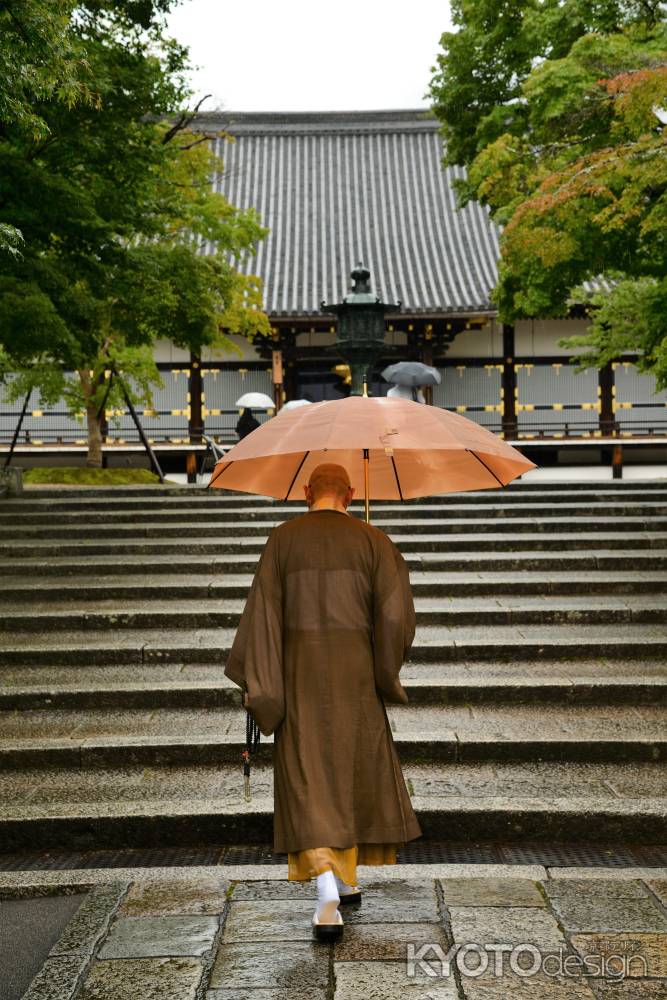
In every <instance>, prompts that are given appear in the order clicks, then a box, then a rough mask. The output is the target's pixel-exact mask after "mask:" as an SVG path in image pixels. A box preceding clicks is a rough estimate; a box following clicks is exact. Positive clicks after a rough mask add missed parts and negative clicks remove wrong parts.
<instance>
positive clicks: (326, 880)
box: [317, 869, 340, 924]
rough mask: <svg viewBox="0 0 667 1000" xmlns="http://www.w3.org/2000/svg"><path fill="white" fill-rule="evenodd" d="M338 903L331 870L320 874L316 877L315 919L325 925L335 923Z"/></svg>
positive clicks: (338, 898) (334, 880) (338, 897)
mask: <svg viewBox="0 0 667 1000" xmlns="http://www.w3.org/2000/svg"><path fill="white" fill-rule="evenodd" d="M339 903H340V896H339V895H338V889H337V888H336V879H335V878H334V873H333V872H332V871H331V869H328V870H327V871H325V872H321V873H320V874H319V875H318V876H317V919H318V920H320V921H322V922H323V923H327V924H333V923H335V922H336V920H337V917H336V910H337V909H338V904H339Z"/></svg>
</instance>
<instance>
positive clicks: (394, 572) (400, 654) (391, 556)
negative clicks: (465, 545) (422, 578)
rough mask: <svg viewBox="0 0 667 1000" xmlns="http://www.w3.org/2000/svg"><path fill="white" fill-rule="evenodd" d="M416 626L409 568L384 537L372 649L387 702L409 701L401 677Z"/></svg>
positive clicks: (377, 679) (377, 572) (376, 583)
mask: <svg viewBox="0 0 667 1000" xmlns="http://www.w3.org/2000/svg"><path fill="white" fill-rule="evenodd" d="M415 624H416V618H415V606H414V602H413V600H412V590H411V587H410V575H409V573H408V567H407V565H406V563H405V560H404V558H403V556H402V555H401V553H400V552H399V551H398V549H397V548H396V546H395V545H394V543H393V542H392V541H391V540H390V539H389V538H384V539H382V540H381V541H380V544H379V549H378V557H377V559H376V567H375V578H374V587H373V646H374V670H375V686H376V688H377V689H378V691H379V692H380V694H381V695H382V697H383V699H384V700H385V701H387V702H390V703H399V704H406V703H407V701H408V696H407V693H406V691H405V689H404V688H403V686H402V685H401V683H400V681H399V678H398V675H399V671H400V669H401V666H402V664H403V661H404V659H405V657H406V656H407V654H408V652H409V650H410V646H411V645H412V640H413V639H414V636H415Z"/></svg>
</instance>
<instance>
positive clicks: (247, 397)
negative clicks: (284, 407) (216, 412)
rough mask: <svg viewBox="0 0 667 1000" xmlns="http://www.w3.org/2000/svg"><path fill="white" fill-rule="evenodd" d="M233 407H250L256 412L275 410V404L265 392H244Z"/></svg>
mask: <svg viewBox="0 0 667 1000" xmlns="http://www.w3.org/2000/svg"><path fill="white" fill-rule="evenodd" d="M234 406H250V407H254V408H255V409H256V410H275V408H276V404H275V402H274V400H273V399H271V397H270V396H267V395H266V393H265V392H244V393H243V395H242V396H239V398H238V399H237V400H236V402H235V403H234Z"/></svg>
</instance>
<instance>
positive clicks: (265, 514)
mask: <svg viewBox="0 0 667 1000" xmlns="http://www.w3.org/2000/svg"><path fill="white" fill-rule="evenodd" d="M139 509H140V510H142V512H143V513H144V515H145V517H146V518H149V519H150V520H151V521H153V522H155V521H158V520H159V521H160V522H161V523H162V524H170V523H173V522H175V523H178V524H188V525H190V526H198V525H199V524H202V523H205V524H207V525H210V524H228V523H236V524H246V523H258V524H264V523H267V522H270V523H275V522H276V520H280V521H285V520H290V519H292V518H295V517H299V516H301V515H303V514H304V513H306V507H305V506H302V505H296V504H293V505H291V506H289V507H287V506H286V507H276V506H274V505H271V506H269V507H266V506H264V507H247V506H242V507H240V506H234V507H226V508H218V507H214V506H213V505H212V504H200V505H199V509H194V510H193V509H191V508H190V507H178V508H176V509H173V508H172V507H151V508H139ZM351 512H352V514H353V516H356V517H357V518H363V510H361V509H358V508H354V507H353V508H351ZM554 515H556V516H558V517H577V518H578V517H584V518H590V517H592V516H597V515H600V516H604V517H607V518H611V517H662V518H664V517H665V516H666V515H667V499H665V500H660V501H655V500H646V501H643V502H641V503H639V502H636V501H631V500H626V501H624V502H620V503H619V502H616V503H611V502H607V501H600V500H596V501H590V502H587V503H567V502H564V501H563V502H560V503H558V504H554V503H552V502H547V501H541V502H538V501H535V502H532V503H516V502H515V503H512V504H505V503H502V502H498V503H496V504H493V505H492V504H490V503H488V502H487V503H483V504H478V503H470V502H468V503H459V504H453V503H452V504H448V505H446V506H445V505H436V504H424V503H422V504H419V505H418V506H417V505H407V504H406V505H404V506H389V505H388V504H385V503H379V502H377V503H374V504H373V505H372V521H373V523H378V522H382V521H388V520H392V521H403V520H405V521H411V522H414V521H415V520H418V519H419V520H428V521H438V522H439V521H441V520H442V521H445V520H449V519H451V518H457V519H458V518H465V519H466V520H473V519H475V520H476V519H478V518H479V519H485V520H488V519H489V518H494V519H498V518H499V519H502V520H507V519H510V518H522V519H523V518H531V517H534V518H540V519H542V518H550V517H553V516H554ZM136 520H137V510H123V509H119V508H117V507H114V508H111V509H108V510H104V509H103V510H90V508H82V509H81V510H79V511H60V512H58V514H57V515H55V514H54V512H53V511H52V510H49V509H46V508H45V509H43V510H42V511H37V512H35V511H33V512H28V511H25V510H23V509H20V508H19V509H18V510H16V511H12V512H11V513H10V514H7V513H6V512H3V511H0V525H3V526H11V527H16V528H20V527H24V526H41V525H47V526H50V525H52V524H53V523H54V522H55V523H57V524H58V525H63V526H65V525H72V524H75V525H76V524H82V523H85V524H100V523H102V524H108V525H119V526H121V525H124V524H136Z"/></svg>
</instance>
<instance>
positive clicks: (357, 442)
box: [209, 396, 537, 521]
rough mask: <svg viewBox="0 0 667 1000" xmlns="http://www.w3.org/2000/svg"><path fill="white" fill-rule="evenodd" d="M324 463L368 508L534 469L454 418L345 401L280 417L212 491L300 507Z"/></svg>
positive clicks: (475, 486)
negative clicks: (340, 471) (337, 470)
mask: <svg viewBox="0 0 667 1000" xmlns="http://www.w3.org/2000/svg"><path fill="white" fill-rule="evenodd" d="M321 462H337V463H339V464H340V465H343V466H344V467H345V468H346V469H347V472H348V474H349V477H350V483H351V485H352V486H354V488H355V491H356V492H357V494H360V493H361V491H362V489H363V491H364V497H365V501H366V520H367V521H368V501H369V499H374V500H408V499H411V498H413V497H420V496H421V497H423V496H433V495H434V494H437V493H456V492H459V491H464V490H482V489H488V488H489V487H496V488H497V487H499V486H506V485H507V483H510V482H511V481H512V480H513V479H516V477H517V476H520V475H521V473H523V472H527V471H528V469H535V468H537V466H536V465H535V463H534V462H531V461H530V460H529V459H527V458H524V456H523V455H522V454H521V452H519V451H517V450H516V448H513V447H512V446H511V445H509V444H507V443H506V442H505V441H503V440H502V439H501V438H499V437H497V436H496V435H495V434H492V433H491V431H488V430H486V428H484V427H481V426H480V425H479V424H476V423H475V422H474V421H472V420H467V419H466V418H465V417H462V416H461V415H460V414H458V413H451V412H450V411H449V410H442V409H440V408H438V407H436V406H423V405H422V404H420V403H415V402H413V401H412V400H409V399H399V398H392V397H387V396H348V397H347V398H346V399H334V400H329V401H326V402H322V403H312V404H311V405H310V406H303V407H299V408H297V409H294V410H290V411H289V412H288V413H284V414H280V416H279V417H274V418H273V419H272V420H269V421H267V422H266V423H265V424H262V425H261V427H257V428H256V429H255V430H254V431H252V432H251V433H250V434H248V435H247V436H246V437H245V438H244V439H243V440H242V441H240V442H239V443H238V444H237V445H234V447H233V448H231V449H230V450H229V451H228V452H227V454H226V455H225V456H224V458H221V459H220V460H219V461H218V462H217V463H216V465H215V468H214V469H213V473H212V475H211V479H210V482H209V486H214V487H220V488H222V489H228V490H240V491H241V492H244V493H256V494H261V495H264V496H270V497H275V499H278V500H301V501H303V498H304V494H303V487H304V485H305V484H306V483H307V482H308V480H309V478H310V473H311V472H312V470H313V469H314V468H315V466H317V465H319V464H320V463H321Z"/></svg>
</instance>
